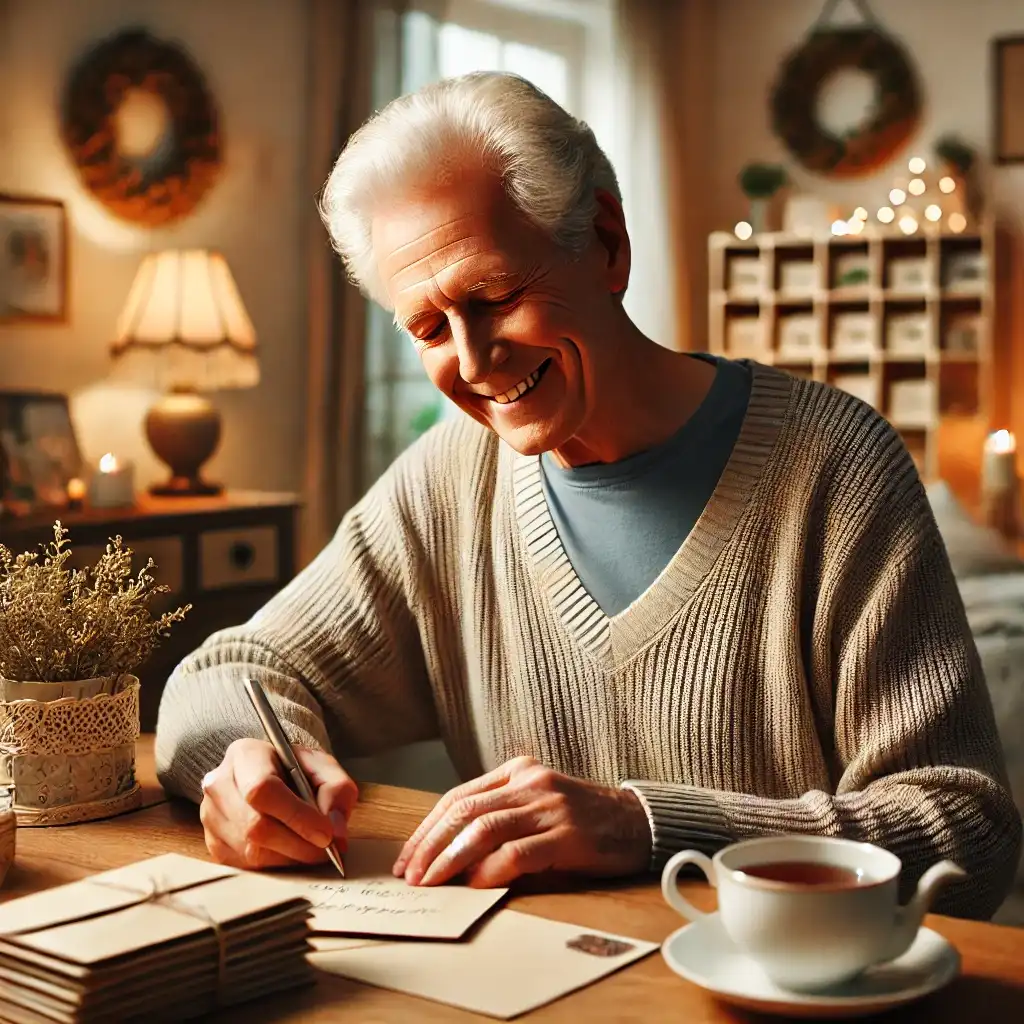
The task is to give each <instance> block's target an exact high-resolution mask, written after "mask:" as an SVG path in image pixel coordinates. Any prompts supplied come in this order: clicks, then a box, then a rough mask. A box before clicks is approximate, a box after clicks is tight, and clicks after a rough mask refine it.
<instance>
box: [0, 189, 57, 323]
mask: <svg viewBox="0 0 1024 1024" xmlns="http://www.w3.org/2000/svg"><path fill="white" fill-rule="evenodd" d="M67 293H68V228H67V214H66V213H65V210H64V204H63V203H62V202H61V201H60V200H59V199H40V198H35V197H31V196H12V195H5V194H3V193H0V323H8V324H9V323H34V322H51V323H62V322H63V321H64V320H65V319H66V318H67Z"/></svg>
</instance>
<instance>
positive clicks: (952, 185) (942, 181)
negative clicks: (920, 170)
mask: <svg viewBox="0 0 1024 1024" xmlns="http://www.w3.org/2000/svg"><path fill="white" fill-rule="evenodd" d="M939 191H940V192H945V193H946V195H949V193H950V192H955V191H956V182H955V181H954V180H953V179H952V178H951V177H949V175H948V174H947V175H946V176H945V177H944V178H939Z"/></svg>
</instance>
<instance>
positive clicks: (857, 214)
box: [853, 206, 868, 220]
mask: <svg viewBox="0 0 1024 1024" xmlns="http://www.w3.org/2000/svg"><path fill="white" fill-rule="evenodd" d="M853 219H854V220H867V219H868V211H867V210H865V209H864V207H863V206H858V207H857V209H856V210H854V211H853Z"/></svg>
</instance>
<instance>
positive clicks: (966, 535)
mask: <svg viewBox="0 0 1024 1024" xmlns="http://www.w3.org/2000/svg"><path fill="white" fill-rule="evenodd" d="M927 493H928V501H929V502H930V503H931V506H932V512H933V513H934V514H935V521H936V523H938V526H939V533H940V534H942V539H943V541H944V542H945V544H946V550H947V551H948V552H949V560H950V563H951V564H952V566H953V574H954V575H955V576H956V577H957V579H966V578H968V577H970V576H991V575H993V574H995V573H1004V572H1020V571H1022V570H1024V560H1021V559H1020V558H1018V557H1017V553H1016V552H1015V551H1014V550H1013V548H1012V547H1011V546H1010V545H1009V544H1008V543H1007V542H1006V540H1004V539H1003V536H1002V535H1001V534H1000V533H999V532H998V531H997V530H994V529H992V528H991V527H989V526H980V525H979V524H978V523H976V522H975V521H974V520H973V519H971V517H970V516H969V515H968V514H967V513H966V512H965V511H964V509H963V507H962V506H961V505H960V503H959V502H958V501H957V500H956V496H955V495H954V494H953V492H952V491H951V490H950V489H949V485H948V484H947V483H945V481H942V480H940V481H938V482H937V483H934V484H929V486H928V488H927Z"/></svg>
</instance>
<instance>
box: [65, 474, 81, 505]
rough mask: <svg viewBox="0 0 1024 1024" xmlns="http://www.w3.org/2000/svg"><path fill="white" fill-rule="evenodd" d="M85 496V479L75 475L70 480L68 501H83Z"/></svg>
mask: <svg viewBox="0 0 1024 1024" xmlns="http://www.w3.org/2000/svg"><path fill="white" fill-rule="evenodd" d="M84 498H85V481H84V480H79V479H78V477H77V476H73V477H72V478H71V479H70V480H69V481H68V501H82V500H83V499H84Z"/></svg>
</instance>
